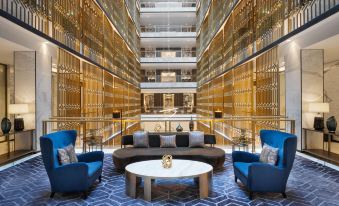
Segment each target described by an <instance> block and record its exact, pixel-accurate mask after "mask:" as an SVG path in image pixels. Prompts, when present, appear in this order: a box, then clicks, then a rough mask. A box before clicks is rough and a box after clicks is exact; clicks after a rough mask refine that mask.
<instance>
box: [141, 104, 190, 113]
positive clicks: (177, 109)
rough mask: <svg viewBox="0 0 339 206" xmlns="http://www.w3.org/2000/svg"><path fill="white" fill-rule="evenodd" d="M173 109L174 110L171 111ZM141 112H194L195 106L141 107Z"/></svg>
mask: <svg viewBox="0 0 339 206" xmlns="http://www.w3.org/2000/svg"><path fill="white" fill-rule="evenodd" d="M173 111H174V112H173ZM141 113H142V114H195V113H196V107H190V106H187V107H175V108H171V109H165V108H164V107H142V108H141Z"/></svg>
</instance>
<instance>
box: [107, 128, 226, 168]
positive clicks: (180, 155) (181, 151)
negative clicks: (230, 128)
mask: <svg viewBox="0 0 339 206" xmlns="http://www.w3.org/2000/svg"><path fill="white" fill-rule="evenodd" d="M173 134H174V135H175V137H176V147H175V148H161V147H160V135H173ZM148 138H149V147H147V148H134V147H133V135H126V136H123V137H122V141H121V145H122V147H124V148H121V149H118V150H116V151H114V153H113V162H114V165H115V167H116V168H117V169H119V170H124V169H125V167H126V166H127V165H128V164H131V163H134V162H138V161H144V160H154V159H161V157H162V156H163V155H164V154H168V155H172V156H173V157H175V158H176V159H189V160H196V161H201V162H205V163H208V164H210V165H212V166H213V168H214V169H215V170H218V169H222V167H223V165H224V162H225V151H224V150H222V149H220V148H216V147H214V145H215V144H216V138H215V135H212V134H204V145H205V146H204V147H203V148H202V147H194V148H191V147H189V134H188V133H178V134H175V133H163V134H156V133H151V134H149V135H148ZM126 146H132V147H126Z"/></svg>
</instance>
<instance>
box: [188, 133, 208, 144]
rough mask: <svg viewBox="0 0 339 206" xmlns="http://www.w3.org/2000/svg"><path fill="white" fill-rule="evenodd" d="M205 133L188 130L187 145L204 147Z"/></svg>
mask: <svg viewBox="0 0 339 206" xmlns="http://www.w3.org/2000/svg"><path fill="white" fill-rule="evenodd" d="M204 146H205V135H204V133H203V132H199V131H194V132H189V147H204Z"/></svg>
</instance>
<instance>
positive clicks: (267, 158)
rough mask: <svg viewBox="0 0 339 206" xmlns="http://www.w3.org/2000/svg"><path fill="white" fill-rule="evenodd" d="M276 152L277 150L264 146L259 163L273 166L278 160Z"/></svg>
mask: <svg viewBox="0 0 339 206" xmlns="http://www.w3.org/2000/svg"><path fill="white" fill-rule="evenodd" d="M278 151H279V148H275V147H271V146H269V145H267V144H264V147H263V148H262V151H261V154H260V158H259V161H260V162H263V163H267V164H270V165H275V164H276V163H277V160H278Z"/></svg>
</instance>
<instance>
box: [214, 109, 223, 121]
mask: <svg viewBox="0 0 339 206" xmlns="http://www.w3.org/2000/svg"><path fill="white" fill-rule="evenodd" d="M214 118H215V119H221V118H222V111H220V110H217V111H214Z"/></svg>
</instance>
